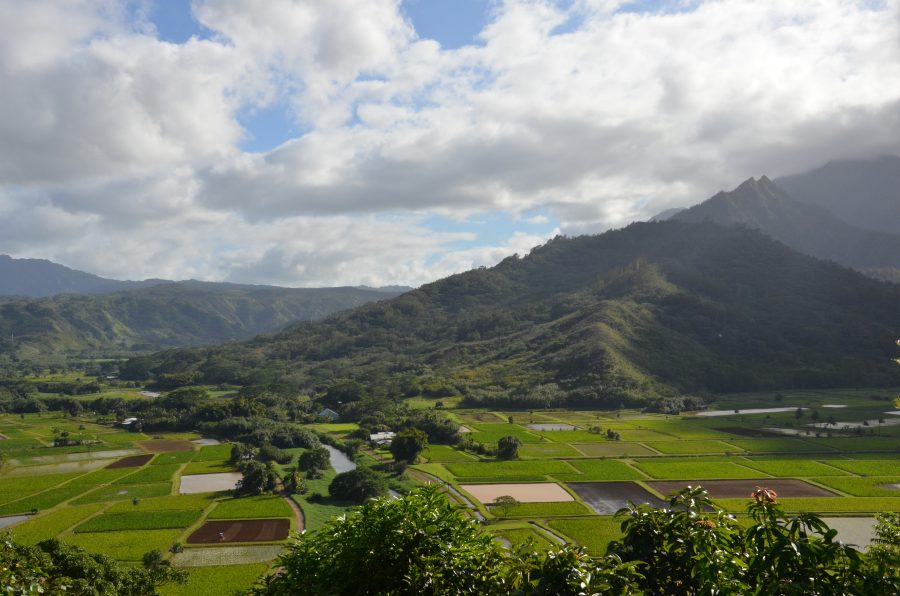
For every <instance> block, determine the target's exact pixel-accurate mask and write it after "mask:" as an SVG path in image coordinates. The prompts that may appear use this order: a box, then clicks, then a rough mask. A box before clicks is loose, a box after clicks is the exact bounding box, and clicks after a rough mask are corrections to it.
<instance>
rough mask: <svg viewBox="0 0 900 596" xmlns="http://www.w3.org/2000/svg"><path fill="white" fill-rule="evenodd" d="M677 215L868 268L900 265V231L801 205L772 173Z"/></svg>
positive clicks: (842, 262) (684, 218)
mask: <svg viewBox="0 0 900 596" xmlns="http://www.w3.org/2000/svg"><path fill="white" fill-rule="evenodd" d="M671 219H673V220H679V221H687V222H695V223H696V222H700V221H704V220H710V221H713V222H716V223H719V224H722V225H746V226H749V227H752V228H757V229H759V230H761V231H763V232H764V233H766V234H768V235H770V236H772V237H773V238H775V239H776V240H778V241H780V242H783V243H784V244H786V245H788V246H790V247H791V248H793V249H795V250H798V251H800V252H802V253H805V254H809V255H812V256H814V257H817V258H821V259H827V260H831V261H834V262H836V263H840V264H842V265H845V266H848V267H853V268H855V269H859V270H862V271H865V270H870V269H878V268H894V267H900V235H894V234H888V233H883V232H874V231H871V230H864V229H862V228H859V227H856V226H854V225H852V224H850V223H847V222H845V221H843V220H842V219H839V218H838V217H836V216H834V215H833V214H832V213H831V212H830V211H828V210H827V209H824V208H822V207H818V206H816V205H810V204H806V203H801V202H799V201H797V200H795V199H794V198H793V197H792V196H790V195H789V194H788V193H787V192H786V191H785V190H784V189H782V188H781V187H780V186H778V185H777V184H776V183H774V182H772V180H770V179H769V178H768V177H766V176H762V177H761V178H759V179H754V178H750V179H748V180H746V181H744V182H743V183H741V184H740V185H739V186H738V187H737V188H735V189H734V190H732V191H722V192H719V193H717V194H715V195H714V196H712V197H711V198H709V199H707V200H706V201H703V202H702V203H699V204H697V205H694V206H693V207H689V208H687V209H685V210H683V211H680V212H678V213H676V214H675V215H673V216H672V217H671Z"/></svg>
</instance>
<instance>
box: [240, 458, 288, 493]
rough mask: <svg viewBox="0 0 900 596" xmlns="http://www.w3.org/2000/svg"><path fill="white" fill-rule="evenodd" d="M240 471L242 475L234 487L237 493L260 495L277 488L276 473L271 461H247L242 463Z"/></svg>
mask: <svg viewBox="0 0 900 596" xmlns="http://www.w3.org/2000/svg"><path fill="white" fill-rule="evenodd" d="M241 472H242V473H243V475H244V477H243V478H241V480H240V481H239V482H238V485H237V488H236V489H235V492H236V493H237V494H238V495H262V494H265V493H272V492H275V490H276V489H277V488H278V474H276V473H275V470H274V469H273V468H272V464H271V463H268V462H267V463H261V462H258V461H249V462H247V463H245V464H244V466H243V469H242V470H241Z"/></svg>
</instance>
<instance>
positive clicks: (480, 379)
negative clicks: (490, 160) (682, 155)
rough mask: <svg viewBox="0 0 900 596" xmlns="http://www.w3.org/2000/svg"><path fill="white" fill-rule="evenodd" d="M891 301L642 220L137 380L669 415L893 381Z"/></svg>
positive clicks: (175, 362)
mask: <svg viewBox="0 0 900 596" xmlns="http://www.w3.org/2000/svg"><path fill="white" fill-rule="evenodd" d="M688 238H689V240H688ZM751 257H752V258H751ZM898 300H900V288H898V287H897V286H893V285H890V284H883V283H879V282H876V281H873V280H870V279H868V278H865V277H864V276H862V275H860V274H857V273H855V272H853V271H849V270H847V269H843V268H841V267H838V266H836V265H834V264H830V263H825V262H822V261H817V260H815V259H812V258H810V257H805V256H802V255H800V254H798V253H795V252H793V251H791V250H790V249H788V248H786V247H785V246H784V245H781V244H778V243H776V242H775V241H772V240H770V239H769V238H767V237H765V236H763V235H761V234H759V233H757V232H754V231H752V230H749V229H739V228H722V227H719V226H716V225H714V224H688V223H679V222H662V223H643V224H633V225H631V226H629V227H627V228H624V229H622V230H616V231H611V232H607V233H605V234H602V235H600V236H584V237H578V238H556V239H554V240H552V241H550V242H549V243H547V244H546V245H544V246H542V247H538V248H536V249H534V250H532V251H531V253H530V254H529V255H528V256H527V257H524V258H509V259H506V260H504V261H503V262H501V263H500V264H499V265H497V266H496V267H493V268H490V269H483V270H476V271H471V272H468V273H464V274H460V275H455V276H452V277H449V278H447V279H444V280H441V281H438V282H435V283H433V284H428V285H426V286H423V287H422V288H420V289H418V290H416V291H413V292H409V293H407V294H404V295H403V296H400V297H398V298H395V299H394V300H391V301H387V302H382V303H376V304H370V305H366V306H363V307H361V308H359V309H356V310H354V311H352V312H349V313H344V314H340V315H337V316H334V317H331V318H329V319H327V320H323V321H317V322H314V323H303V324H301V325H298V326H297V327H295V328H293V329H290V330H287V331H285V332H282V333H279V334H276V335H273V336H268V337H261V338H257V339H254V340H251V341H249V342H243V343H235V344H229V345H226V346H221V347H217V348H204V349H187V350H176V351H170V352H165V353H161V354H157V355H154V356H153V357H152V358H151V359H150V360H149V369H150V371H151V373H152V374H153V375H155V376H156V377H157V378H159V377H160V376H162V375H189V376H190V375H193V378H194V379H196V380H198V381H202V382H229V383H233V384H236V385H244V386H247V385H253V384H258V383H259V382H260V381H261V380H262V379H267V380H268V382H277V383H282V384H288V385H291V386H293V387H295V388H296V389H297V390H304V391H306V390H309V389H312V390H314V392H315V393H316V394H317V395H319V394H321V395H325V396H326V397H327V403H329V404H330V405H332V406H334V407H336V408H338V409H339V410H340V413H341V414H342V415H349V416H350V418H349V419H350V420H358V419H359V418H361V417H362V415H363V414H362V412H366V413H371V411H372V408H370V407H368V406H370V405H371V403H372V400H382V399H393V400H400V399H403V398H404V397H405V396H406V395H407V394H408V393H410V392H413V393H414V392H416V391H418V392H419V393H420V394H421V395H422V396H424V397H429V396H431V397H432V399H436V400H442V399H446V398H447V397H446V396H448V395H449V396H461V398H462V399H463V400H464V401H465V403H466V404H467V405H470V406H491V407H497V408H502V409H508V408H546V407H561V406H567V407H606V408H618V407H620V406H626V407H635V406H637V407H647V406H654V404H657V403H659V400H660V399H663V398H672V399H673V401H672V402H671V404H670V405H671V408H670V407H669V406H667V409H666V410H665V411H667V412H671V411H674V410H677V409H681V408H692V407H696V403H697V401H696V400H685V399H684V398H686V397H698V396H699V397H703V396H709V395H710V394H711V393H720V392H729V391H752V390H772V389H776V388H779V389H780V388H790V387H806V388H821V387H839V386H860V385H863V384H866V385H875V386H890V385H900V369H897V367H896V366H894V365H893V364H892V363H891V362H890V361H889V358H890V357H892V356H894V353H893V349H894V340H895V339H896V338H895V337H894V336H895V335H896V329H897V328H900V313H898V311H897V309H896V308H895V305H896V304H897V302H898ZM213 368H215V370H217V371H220V370H224V371H226V373H225V374H224V375H222V376H219V375H217V376H215V377H213V376H207V373H206V372H205V371H208V370H213ZM213 379H215V381H213ZM412 380H414V381H415V382H412ZM678 400H681V401H680V402H679V401H678ZM338 402H340V403H338ZM667 403H668V402H667ZM378 409H383V408H378ZM657 409H658V408H657ZM616 432H618V431H616ZM622 438H623V439H625V434H624V433H623V434H622ZM476 440H478V439H476ZM495 440H496V439H495Z"/></svg>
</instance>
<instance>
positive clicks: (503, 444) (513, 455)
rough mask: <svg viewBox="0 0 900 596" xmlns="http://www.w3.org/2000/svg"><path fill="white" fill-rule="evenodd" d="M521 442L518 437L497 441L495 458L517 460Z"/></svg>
mask: <svg viewBox="0 0 900 596" xmlns="http://www.w3.org/2000/svg"><path fill="white" fill-rule="evenodd" d="M521 445H522V441H520V440H519V439H518V437H513V436H506V437H503V438H502V439H500V440H499V441H497V457H499V458H500V459H518V457H519V447H520V446H521Z"/></svg>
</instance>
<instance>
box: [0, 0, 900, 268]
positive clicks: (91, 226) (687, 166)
mask: <svg viewBox="0 0 900 596" xmlns="http://www.w3.org/2000/svg"><path fill="white" fill-rule="evenodd" d="M627 5H628V3H627V2H621V1H617V0H576V1H575V2H558V1H554V0H503V1H498V2H496V3H494V4H493V5H492V6H493V7H492V12H491V15H492V19H491V22H490V23H489V24H488V25H487V26H486V27H485V29H484V30H483V31H482V32H481V34H480V43H479V44H478V45H471V46H465V47H461V48H458V49H453V50H444V49H442V48H441V47H440V45H439V44H438V43H436V42H434V41H432V40H428V39H422V38H420V37H419V36H418V35H417V33H416V31H415V28H414V24H413V23H412V22H410V21H409V20H408V19H406V18H405V17H404V13H403V10H402V3H401V2H400V0H331V1H329V2H320V1H317V0H270V1H267V2H264V3H260V2H251V0H239V1H234V0H229V1H225V0H197V1H195V2H194V3H193V14H194V16H195V18H196V19H197V21H198V22H199V23H201V24H202V25H203V26H204V27H206V28H207V29H208V30H209V31H211V32H212V33H211V35H210V36H208V38H206V39H198V38H193V39H191V40H188V41H187V42H185V43H182V44H173V43H168V42H164V41H161V40H160V39H158V38H157V36H156V35H155V31H154V29H153V27H152V26H151V24H149V23H147V22H144V21H143V20H142V18H143V17H141V16H140V14H138V15H137V16H135V14H134V13H133V11H132V12H129V11H128V10H126V8H127V6H126V5H123V4H122V3H119V2H115V1H113V0H80V1H75V0H71V1H65V2H63V1H61V0H60V1H52V0H9V1H7V2H4V3H3V4H2V6H0V86H2V88H3V89H4V99H3V102H0V213H2V215H3V221H2V222H0V234H2V238H3V241H2V242H0V252H2V251H5V252H11V253H14V254H18V255H25V254H29V255H36V256H47V257H55V258H58V259H60V260H64V261H66V262H67V264H71V265H76V266H83V267H85V268H89V269H91V270H93V271H97V272H99V273H104V274H107V275H119V276H122V275H125V276H129V277H138V276H142V275H152V276H165V277H189V276H194V277H200V278H205V279H229V280H234V281H252V282H257V283H284V284H289V285H316V284H325V285H330V284H336V283H370V284H376V283H393V282H399V283H412V284H418V283H422V282H424V281H428V280H430V279H434V278H435V277H438V276H441V275H445V274H449V273H452V272H455V271H458V270H461V269H464V268H468V267H472V266H478V265H482V264H487V265H489V264H492V263H493V262H496V261H497V260H499V259H500V258H502V257H503V256H505V255H507V254H510V252H526V250H527V247H525V246H524V244H526V243H535V244H536V243H540V242H541V241H542V240H543V239H544V238H545V237H546V236H549V235H552V233H555V230H554V231H552V232H551V231H549V230H548V231H547V233H546V234H539V235H533V234H526V233H519V234H516V235H513V236H511V237H510V238H508V239H507V240H505V241H504V242H490V243H489V245H485V246H476V247H469V248H466V249H455V248H454V247H456V246H458V244H457V242H458V241H459V240H460V237H459V236H458V235H454V234H447V233H444V232H440V231H436V230H434V229H431V228H429V227H428V226H427V225H426V224H425V223H424V222H425V221H426V217H427V215H429V214H435V213H437V214H442V215H445V216H450V217H455V218H460V219H462V220H465V218H466V217H467V216H470V215H472V214H477V213H482V212H505V213H508V214H510V215H511V216H512V217H513V218H521V219H522V221H527V220H528V215H527V214H529V213H531V214H533V213H535V212H536V211H537V212H540V214H541V215H540V216H538V217H539V218H544V219H535V220H534V221H533V222H531V223H534V224H549V222H551V221H558V222H559V224H560V230H561V231H562V232H564V233H580V232H594V231H600V230H603V229H606V228H609V227H613V226H619V225H623V224H626V223H628V222H630V221H632V220H635V219H643V218H646V217H648V216H650V215H652V214H654V213H656V212H658V211H661V210H662V209H665V208H668V207H672V206H676V205H685V204H689V203H693V202H696V201H699V200H702V199H704V198H706V197H707V196H709V195H711V194H713V193H714V192H715V191H717V190H719V189H721V188H729V187H733V186H735V185H736V183H738V182H739V181H740V180H742V179H745V178H747V177H749V176H751V175H759V174H763V173H766V174H769V175H772V176H778V175H783V174H788V173H792V172H796V171H800V170H803V169H807V168H811V167H814V166H817V165H819V164H821V163H823V162H824V161H826V160H829V159H835V158H841V157H852V156H859V155H874V154H878V153H898V152H900V141H898V139H900V59H898V58H900V0H885V1H884V2H880V3H863V2H851V1H848V0H810V1H809V2H802V3H797V2H780V1H778V0H753V1H750V0H710V1H706V2H693V1H691V2H687V1H686V2H678V3H671V4H664V5H663V6H664V8H665V10H656V11H649V12H646V11H645V12H642V13H636V12H627V11H623V10H622V9H623V8H625V7H627ZM276 102H278V103H280V104H284V105H288V106H290V117H292V118H294V119H295V120H296V122H297V124H298V126H299V128H300V129H302V130H303V131H304V132H303V134H302V135H300V136H299V137H298V138H295V139H292V140H290V141H288V142H286V143H284V144H283V145H281V146H280V147H275V148H273V149H272V150H270V151H268V152H265V153H253V154H251V153H246V152H244V151H242V150H241V149H240V147H241V141H242V139H243V138H245V136H246V135H247V134H250V133H251V132H252V131H245V130H243V129H242V127H241V125H240V123H239V119H238V114H239V113H240V111H241V110H243V109H247V108H258V107H265V106H267V105H270V104H274V103H276ZM545 214H546V215H545ZM468 241H469V242H471V241H472V238H468Z"/></svg>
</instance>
